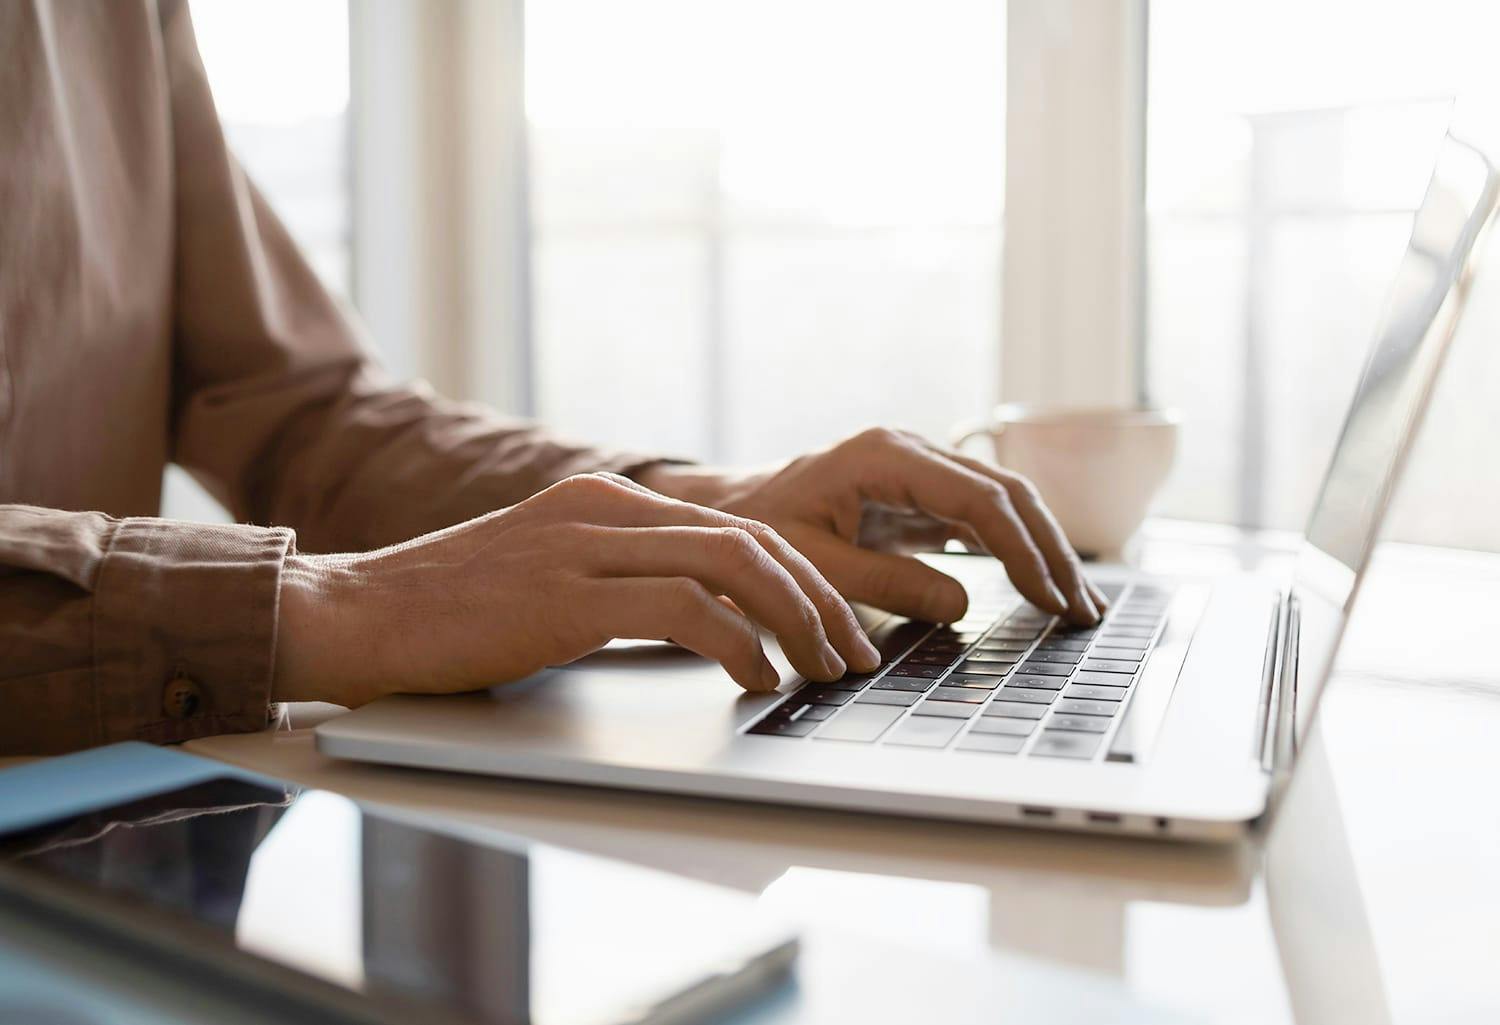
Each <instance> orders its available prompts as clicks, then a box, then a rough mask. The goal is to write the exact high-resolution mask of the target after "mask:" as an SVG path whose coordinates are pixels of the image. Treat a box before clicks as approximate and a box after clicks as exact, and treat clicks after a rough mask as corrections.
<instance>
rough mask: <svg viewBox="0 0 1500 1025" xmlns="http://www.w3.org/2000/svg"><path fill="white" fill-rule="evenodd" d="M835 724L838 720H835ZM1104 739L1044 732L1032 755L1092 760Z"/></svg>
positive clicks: (1091, 735)
mask: <svg viewBox="0 0 1500 1025" xmlns="http://www.w3.org/2000/svg"><path fill="white" fill-rule="evenodd" d="M834 722H835V723H836V722H838V720H837V719H835V720H834ZM820 736H821V734H820ZM1103 739H1104V738H1103V737H1101V736H1099V735H1098V734H1091V733H1065V732H1063V731H1062V730H1058V731H1056V732H1053V731H1052V730H1043V731H1042V735H1041V736H1040V737H1038V738H1036V745H1035V746H1034V747H1033V748H1032V749H1031V753H1032V754H1034V755H1041V756H1042V757H1043V758H1092V757H1093V756H1094V752H1095V751H1097V750H1099V741H1101V740H1103Z"/></svg>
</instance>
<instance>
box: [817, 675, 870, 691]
mask: <svg viewBox="0 0 1500 1025" xmlns="http://www.w3.org/2000/svg"><path fill="white" fill-rule="evenodd" d="M874 678H875V673H857V674H856V673H845V674H844V675H843V676H842V677H840V678H839V679H837V680H834V681H833V682H832V683H820V684H817V685H816V686H819V687H822V688H823V689H824V690H849V691H854V690H864V689H865V686H866V685H867V684H868V683H869V682H870V681H871V680H872V679H874Z"/></svg>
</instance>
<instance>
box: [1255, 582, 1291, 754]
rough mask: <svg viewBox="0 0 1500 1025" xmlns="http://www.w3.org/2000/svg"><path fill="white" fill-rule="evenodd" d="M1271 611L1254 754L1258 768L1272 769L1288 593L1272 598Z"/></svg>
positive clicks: (1282, 666)
mask: <svg viewBox="0 0 1500 1025" xmlns="http://www.w3.org/2000/svg"><path fill="white" fill-rule="evenodd" d="M1272 604H1273V606H1274V607H1273V612H1272V616H1271V623H1270V626H1269V627H1267V629H1266V651H1265V657H1264V660H1263V661H1262V663H1261V684H1260V700H1259V702H1258V704H1257V706H1256V719H1257V728H1256V735H1255V754H1256V757H1257V758H1258V759H1259V761H1260V766H1261V768H1262V769H1263V770H1264V771H1266V772H1268V773H1269V772H1271V771H1272V769H1273V768H1274V763H1275V757H1276V733H1277V724H1278V722H1279V721H1280V711H1281V702H1282V700H1283V698H1284V690H1285V688H1284V685H1283V679H1284V672H1285V666H1286V644H1285V642H1284V639H1285V637H1286V635H1287V627H1288V623H1287V619H1288V615H1289V610H1290V607H1291V601H1290V597H1289V596H1277V597H1276V598H1275V599H1273V601H1272Z"/></svg>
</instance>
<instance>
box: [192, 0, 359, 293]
mask: <svg viewBox="0 0 1500 1025" xmlns="http://www.w3.org/2000/svg"><path fill="white" fill-rule="evenodd" d="M191 9H192V14H193V27H194V29H195V30H196V31H197V35H198V49H199V52H200V53H201V54H202V56H203V66H204V69H205V71H207V73H208V80H209V85H210V87H211V88H212V89H213V94H214V103H215V105H216V106H217V107H218V110H219V117H220V119H221V120H222V121H223V123H224V128H225V132H226V134H227V136H228V138H229V144H230V147H231V148H232V149H233V150H234V152H235V154H236V155H237V156H238V157H239V158H240V162H241V163H242V164H243V165H244V166H245V169H246V171H247V172H248V173H249V175H250V176H251V177H252V178H254V179H255V182H256V184H257V185H258V186H259V187H260V188H261V189H262V190H263V191H264V192H265V193H266V196H267V197H268V198H269V199H270V201H271V205H272V206H273V207H274V208H275V209H276V212H277V213H278V214H280V215H281V218H282V220H283V221H285V222H286V224H287V227H288V229H289V230H290V231H291V233H292V235H293V237H295V238H296V239H297V242H298V243H299V244H300V245H301V246H302V249H303V251H304V252H305V253H306V254H307V256H308V258H309V260H310V261H311V262H312V265H313V267H314V268H316V270H317V271H318V274H319V275H320V276H321V277H322V279H323V281H324V283H325V284H327V285H328V286H329V287H330V288H332V289H333V290H334V291H336V292H338V293H340V294H341V295H347V294H348V293H349V281H350V265H349V167H348V152H349V146H348V112H349V12H348V5H347V3H346V2H345V0H191Z"/></svg>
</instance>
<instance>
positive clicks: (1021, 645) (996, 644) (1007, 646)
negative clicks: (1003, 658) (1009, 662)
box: [974, 637, 1031, 651]
mask: <svg viewBox="0 0 1500 1025" xmlns="http://www.w3.org/2000/svg"><path fill="white" fill-rule="evenodd" d="M1029 647H1031V642H1030V641H1005V640H996V639H994V638H991V637H986V638H985V639H984V640H982V641H980V642H979V643H978V644H976V645H975V646H974V650H975V651H1025V650H1026V649H1027V648H1029Z"/></svg>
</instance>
